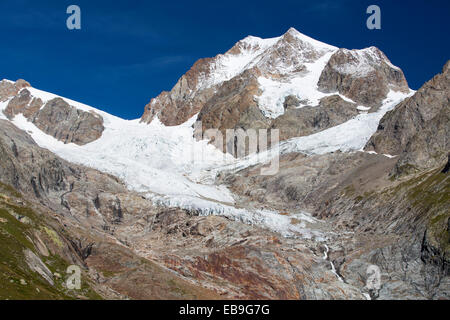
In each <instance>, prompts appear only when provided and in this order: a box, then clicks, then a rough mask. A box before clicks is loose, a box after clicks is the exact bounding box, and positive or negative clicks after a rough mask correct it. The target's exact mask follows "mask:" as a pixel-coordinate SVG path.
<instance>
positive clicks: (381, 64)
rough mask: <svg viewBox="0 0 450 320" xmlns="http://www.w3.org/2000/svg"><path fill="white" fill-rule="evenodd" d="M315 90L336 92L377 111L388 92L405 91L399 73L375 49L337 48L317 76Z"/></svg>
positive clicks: (405, 86) (405, 83) (407, 89)
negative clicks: (318, 76) (316, 87)
mask: <svg viewBox="0 0 450 320" xmlns="http://www.w3.org/2000/svg"><path fill="white" fill-rule="evenodd" d="M318 86H319V90H320V91H322V92H330V93H333V92H336V91H337V92H339V93H341V94H343V95H344V96H346V97H348V98H350V99H352V100H353V101H355V102H356V103H358V104H359V105H363V106H367V107H371V108H377V107H379V106H380V105H381V103H382V101H383V100H384V99H385V98H386V96H387V94H388V92H389V91H390V90H394V91H399V92H405V93H408V92H409V87H408V83H407V82H406V79H405V76H404V75H403V72H402V71H401V70H400V69H399V68H397V67H395V66H393V65H392V64H391V63H390V61H389V59H388V58H387V57H386V56H385V55H384V53H383V52H381V51H380V50H379V49H378V48H375V47H370V48H367V49H363V50H347V49H339V50H338V51H336V52H335V53H334V54H333V55H332V56H331V58H330V60H329V61H328V63H327V65H326V66H325V69H324V70H323V72H322V74H321V75H320V79H319V83H318Z"/></svg>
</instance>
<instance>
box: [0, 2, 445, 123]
mask: <svg viewBox="0 0 450 320" xmlns="http://www.w3.org/2000/svg"><path fill="white" fill-rule="evenodd" d="M71 4H76V5H79V6H80V7H81V11H82V30H80V31H69V30H68V29H67V28H66V19H67V17H68V15H67V14H66V8H67V7H68V6H69V5H71ZM370 4H377V5H379V6H380V7H381V13H382V29H381V30H379V31H378V30H377V31H371V30H368V29H367V28H366V19H367V17H368V15H367V14H366V8H367V7H368V5H370ZM449 17H450V1H448V0H441V1H438V0H428V1H400V0H398V1H397V0H396V1H394V0H389V1H381V0H370V1H365V0H359V1H357V0H355V1H351V0H342V1H339V0H310V1H302V0H277V1H274V0H272V1H262V0H259V1H247V0H238V1H235V0H227V1H223V0H222V1H214V0H208V1H198V0H184V1H175V0H170V1H167V0H166V1H139V0H127V1H125V0H109V1H93V0H89V1H88V0H70V1H65V0H57V1H56V0H55V1H39V0H2V1H1V3H0V46H1V47H0V48H1V49H0V78H7V79H11V80H16V79H18V78H24V79H26V80H28V81H29V82H30V83H31V84H32V85H33V86H34V87H36V88H39V89H42V90H46V91H50V92H53V93H56V94H59V95H63V96H66V97H68V98H71V99H74V100H77V101H80V102H83V103H86V104H90V105H92V106H95V107H98V108H101V109H103V110H105V111H108V112H110V113H112V114H115V115H118V116H121V117H123V118H127V119H133V118H138V117H140V116H141V114H142V112H143V108H144V105H145V104H146V103H148V102H149V100H150V98H152V97H155V96H156V95H158V94H159V93H160V92H161V91H162V90H170V89H171V88H172V86H173V85H174V84H175V83H176V81H177V79H178V78H179V77H180V76H181V75H182V74H183V73H185V72H186V71H187V70H188V69H189V68H190V66H191V65H192V64H193V63H194V62H195V61H196V60H197V59H199V58H202V57H210V56H215V55H216V54H218V53H223V52H225V51H226V50H228V49H229V48H230V47H232V46H233V44H234V43H235V42H237V41H238V40H240V39H242V38H244V37H245V36H247V35H254V36H260V37H274V36H279V35H281V34H283V33H284V32H285V31H286V30H287V29H288V28H289V27H295V28H296V29H297V30H299V31H300V32H302V33H304V34H306V35H309V36H311V37H313V38H316V39H318V40H321V41H323V42H327V43H329V44H332V45H335V46H338V47H345V48H349V49H353V48H364V47H368V46H371V45H375V46H377V47H379V48H380V49H381V50H383V51H384V52H385V53H386V55H387V56H388V57H389V58H390V59H391V61H392V62H393V63H394V64H395V65H397V66H399V67H401V68H402V69H403V71H404V72H405V75H406V78H407V80H408V82H409V84H410V87H412V88H413V89H417V88H419V87H420V86H421V85H422V84H423V83H424V82H425V81H427V80H429V79H430V78H431V77H432V76H433V75H435V74H436V73H438V72H440V70H441V69H442V66H443V65H444V63H445V62H446V61H447V59H450V55H449V53H450V41H449V34H450V32H449V31H450V27H449V25H450V24H449V22H448V18H449Z"/></svg>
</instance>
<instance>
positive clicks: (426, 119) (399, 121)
mask: <svg viewBox="0 0 450 320" xmlns="http://www.w3.org/2000/svg"><path fill="white" fill-rule="evenodd" d="M449 114H450V61H449V62H447V64H446V65H445V66H444V68H443V70H442V73H441V74H438V75H436V76H435V77H434V78H433V79H432V80H430V81H428V82H427V83H425V84H424V85H423V86H422V87H421V88H420V89H419V90H418V91H417V92H416V93H415V94H414V95H413V96H412V97H410V98H408V99H406V100H405V101H403V102H402V103H400V104H399V105H398V106H396V107H395V109H394V110H392V111H390V112H388V113H387V114H386V115H385V116H384V117H383V118H382V119H381V121H380V124H379V126H378V130H377V132H376V133H375V134H374V135H373V136H372V138H371V139H370V141H369V142H368V143H367V145H366V150H374V151H376V152H378V153H383V154H391V155H399V156H400V160H399V162H398V165H397V168H396V170H395V172H396V173H397V174H400V173H403V172H406V173H407V172H411V170H415V169H424V168H430V167H433V166H436V165H441V164H444V163H445V161H446V160H447V158H448V150H450V126H449V123H450V119H449Z"/></svg>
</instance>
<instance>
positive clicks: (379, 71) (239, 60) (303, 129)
mask: <svg viewBox="0 0 450 320" xmlns="http://www.w3.org/2000/svg"><path fill="white" fill-rule="evenodd" d="M390 90H393V91H397V92H403V93H408V92H409V88H408V84H407V82H406V79H405V77H404V75H403V72H402V71H401V70H400V69H399V68H397V67H395V66H393V65H392V64H391V62H390V61H389V59H388V58H387V57H386V56H385V55H384V54H383V53H382V52H381V51H380V50H379V49H377V48H375V47H371V48H367V49H363V50H347V49H338V48H335V47H333V46H329V45H326V44H324V43H321V42H319V41H316V40H314V39H311V38H309V37H307V36H305V35H303V34H301V33H299V32H298V31H297V30H295V29H292V28H291V29H289V30H288V32H286V34H284V35H283V36H281V37H279V38H273V39H260V38H256V37H247V38H245V39H243V40H241V41H239V42H238V43H237V44H236V45H235V46H234V47H233V48H231V49H230V50H229V51H228V52H226V53H225V54H223V55H218V56H216V57H215V58H210V59H202V60H199V61H198V62H196V63H195V64H194V66H193V67H192V68H191V70H189V71H188V72H187V73H186V74H185V75H183V76H182V77H181V78H180V80H179V81H178V83H177V84H176V85H175V87H174V88H173V89H172V90H171V91H170V92H163V93H162V94H161V95H160V96H158V97H156V98H154V99H152V100H151V102H150V103H149V104H148V105H147V106H146V107H145V111H144V114H143V116H142V118H141V121H142V122H146V123H150V122H151V121H153V120H154V119H155V118H158V119H159V120H160V121H161V122H162V123H163V124H165V125H169V126H173V125H179V124H181V123H183V122H185V121H187V120H188V119H190V118H191V117H193V116H194V115H196V114H198V120H201V121H202V125H203V131H204V132H205V131H206V130H208V129H219V130H220V131H221V132H222V134H223V135H225V131H226V129H238V128H242V129H249V128H252V129H279V130H280V137H281V139H282V140H285V139H289V138H292V137H299V136H304V135H309V134H311V133H312V132H317V131H321V130H324V129H327V128H329V127H332V126H335V125H338V124H341V123H343V122H345V121H347V120H349V119H351V118H352V117H354V116H355V115H357V114H358V110H357V107H358V106H364V107H365V108H367V109H371V108H372V109H371V111H376V110H377V108H378V107H380V105H381V104H382V102H383V100H384V99H385V98H386V97H387V95H388V93H389V92H390ZM338 94H340V95H341V96H339V95H338ZM333 96H334V97H333ZM344 99H345V100H344ZM343 105H347V107H346V108H342V106H343ZM316 109H320V110H316ZM299 123H300V124H301V125H300V126H299V125H298V124H299Z"/></svg>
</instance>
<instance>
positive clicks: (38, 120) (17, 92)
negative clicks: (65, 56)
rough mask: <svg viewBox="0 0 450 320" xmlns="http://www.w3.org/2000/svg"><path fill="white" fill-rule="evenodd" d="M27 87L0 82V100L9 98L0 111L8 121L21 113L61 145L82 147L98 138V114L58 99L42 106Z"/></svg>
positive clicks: (101, 123)
mask: <svg viewBox="0 0 450 320" xmlns="http://www.w3.org/2000/svg"><path fill="white" fill-rule="evenodd" d="M29 86H30V85H29V83H28V82H25V81H23V80H19V81H17V82H15V83H13V82H9V81H5V80H4V81H2V82H1V83H0V91H1V92H3V93H0V99H2V98H3V99H4V100H8V99H10V101H9V103H8V105H7V106H6V108H5V110H4V111H3V113H4V114H5V115H6V116H7V117H8V119H13V118H14V117H15V116H16V115H18V114H23V116H24V117H25V118H26V119H28V121H31V122H32V123H33V124H35V125H36V126H37V127H38V128H39V129H41V130H42V131H43V132H45V133H47V134H49V135H51V136H53V137H54V138H56V139H57V140H59V141H62V142H64V143H75V144H78V145H85V144H87V143H90V142H92V141H95V140H97V139H98V138H100V137H101V135H102V133H103V130H104V127H103V118H102V117H101V116H100V115H98V114H96V113H94V112H87V111H83V110H80V109H77V108H75V107H73V106H71V105H69V104H68V103H67V102H66V101H65V100H64V99H62V98H54V99H52V100H50V101H47V102H46V103H44V102H43V101H42V99H40V98H38V97H34V96H33V95H32V94H31V93H30V91H29V90H28V89H26V88H27V87H29Z"/></svg>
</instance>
